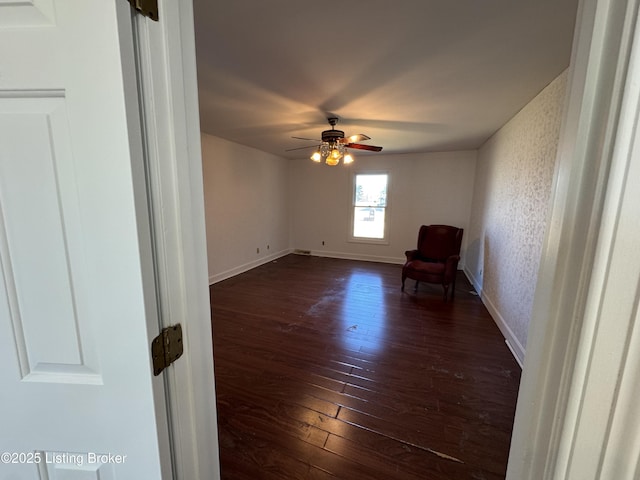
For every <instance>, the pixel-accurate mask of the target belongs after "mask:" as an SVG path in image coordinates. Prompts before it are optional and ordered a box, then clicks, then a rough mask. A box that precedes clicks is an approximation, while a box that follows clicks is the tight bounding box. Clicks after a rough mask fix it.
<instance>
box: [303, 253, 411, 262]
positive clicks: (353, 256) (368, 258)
mask: <svg viewBox="0 0 640 480" xmlns="http://www.w3.org/2000/svg"><path fill="white" fill-rule="evenodd" d="M311 255H312V256H315V257H328V258H341V259H343V260H362V261H363V262H380V263H393V264H397V265H404V262H406V259H405V258H404V257H402V258H400V257H379V256H377V255H360V254H357V253H342V252H327V251H324V250H311Z"/></svg>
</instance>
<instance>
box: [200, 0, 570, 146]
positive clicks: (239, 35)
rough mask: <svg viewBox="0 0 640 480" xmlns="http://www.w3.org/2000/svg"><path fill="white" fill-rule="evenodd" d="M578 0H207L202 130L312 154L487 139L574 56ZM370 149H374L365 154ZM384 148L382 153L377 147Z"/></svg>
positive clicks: (473, 142)
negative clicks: (347, 143) (358, 142)
mask: <svg viewBox="0 0 640 480" xmlns="http://www.w3.org/2000/svg"><path fill="white" fill-rule="evenodd" d="M576 8H577V0H535V1H534V0H530V1H525V2H522V1H514V0H455V1H451V0H398V1H393V2H392V1H391V0H368V1H366V2H365V1H362V0H341V1H337V0H323V1H312V0H271V1H265V0H232V1H231V0H230V1H211V0H194V12H195V28H196V50H197V63H198V84H199V97H200V115H201V128H202V131H203V132H206V133H208V134H211V135H214V136H217V137H221V138H224V139H227V140H230V141H233V142H236V143H239V144H241V145H246V146H249V147H254V148H257V149H259V150H262V151H265V152H270V153H272V154H275V155H279V156H282V157H287V158H308V156H309V155H310V154H311V153H312V152H313V148H309V149H302V150H300V149H298V150H293V151H287V150H288V149H293V148H297V147H304V146H310V147H313V146H315V145H317V144H316V143H315V142H313V141H305V140H296V139H293V138H291V137H292V136H297V137H305V138H311V139H319V138H320V133H321V132H322V130H326V129H329V128H330V127H329V125H328V124H327V116H328V115H330V114H332V115H336V116H337V117H339V119H340V122H339V124H338V126H337V127H336V128H339V129H341V130H344V131H345V133H346V135H352V134H355V133H363V134H366V135H368V136H369V137H371V140H369V141H366V142H362V143H367V144H370V145H380V146H382V147H384V150H383V152H382V153H410V152H434V151H448V150H467V149H475V148H478V147H479V146H481V145H482V144H483V143H484V141H486V140H487V138H489V137H490V136H491V135H492V134H493V133H494V132H495V131H496V130H498V129H499V128H500V127H501V126H503V125H504V124H505V123H506V122H507V121H508V120H509V119H510V118H511V117H513V116H514V115H515V114H516V113H517V112H518V111H519V110H520V109H521V108H522V107H523V106H524V105H526V104H527V103H528V102H529V101H530V100H531V99H532V98H534V97H535V96H536V95H537V94H538V93H539V92H540V91H541V90H542V89H543V88H544V87H545V86H546V85H548V84H549V82H551V81H552V80H553V79H554V78H555V77H556V76H557V75H558V74H560V73H561V72H562V71H563V70H564V69H565V68H566V67H567V66H568V65H569V58H570V53H571V41H572V36H573V26H574V21H575V16H576ZM354 153H355V154H356V156H359V155H364V154H367V155H376V154H375V153H370V152H362V151H359V150H358V151H355V152H354ZM377 155H379V154H377Z"/></svg>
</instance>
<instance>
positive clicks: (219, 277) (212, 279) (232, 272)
mask: <svg viewBox="0 0 640 480" xmlns="http://www.w3.org/2000/svg"><path fill="white" fill-rule="evenodd" d="M292 252H293V249H286V250H282V251H280V252H278V253H272V254H271V255H267V256H264V257H260V258H259V259H257V260H254V261H253V262H248V263H245V264H244V265H240V266H238V267H235V268H232V269H229V270H226V271H224V272H221V273H217V274H215V275H211V276H209V285H213V284H214V283H218V282H221V281H223V280H226V279H228V278H231V277H235V276H236V275H240V274H241V273H244V272H248V271H249V270H251V269H253V268H256V267H259V266H260V265H264V264H265V263H269V262H273V261H274V260H277V259H278V258H281V257H284V256H285V255H289V254H290V253H292Z"/></svg>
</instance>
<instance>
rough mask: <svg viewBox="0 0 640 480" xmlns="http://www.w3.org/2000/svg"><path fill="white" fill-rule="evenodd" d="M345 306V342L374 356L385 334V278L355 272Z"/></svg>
mask: <svg viewBox="0 0 640 480" xmlns="http://www.w3.org/2000/svg"><path fill="white" fill-rule="evenodd" d="M344 293H345V295H344V301H343V304H342V325H343V327H344V330H343V332H344V333H343V337H342V340H343V343H344V345H345V346H346V347H347V348H348V349H349V350H355V351H360V350H361V349H362V348H363V347H364V348H365V349H366V350H367V351H370V352H372V353H374V352H377V351H379V350H380V349H381V348H382V345H383V340H384V337H385V331H386V327H387V325H386V323H387V318H386V300H385V297H384V289H383V288H382V277H381V276H380V275H379V274H376V273H371V272H354V273H352V274H351V276H350V277H349V279H348V281H347V283H346V287H345V292H344Z"/></svg>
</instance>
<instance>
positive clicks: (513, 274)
mask: <svg viewBox="0 0 640 480" xmlns="http://www.w3.org/2000/svg"><path fill="white" fill-rule="evenodd" d="M566 81H567V72H566V71H565V72H564V73H562V74H561V75H560V76H558V77H557V78H556V79H555V80H554V81H553V82H551V83H550V84H549V85H548V86H547V87H546V88H545V89H544V90H543V91H542V92H540V94H538V96H537V97H536V98H534V99H533V100H532V101H531V102H530V103H529V104H528V105H527V106H525V107H524V108H523V109H522V110H521V111H520V112H519V113H518V114H517V115H516V116H515V117H514V118H513V119H511V120H510V121H509V122H508V123H507V124H506V125H504V126H503V127H502V128H501V129H500V130H499V131H498V132H496V133H495V134H494V135H493V136H492V137H491V138H490V139H489V140H488V141H487V142H486V143H485V144H484V145H483V146H482V147H481V148H480V149H479V151H478V163H477V169H476V180H475V186H474V195H473V208H472V211H471V219H470V229H469V232H468V236H467V240H468V242H469V243H468V252H467V262H466V266H465V272H466V273H467V275H468V276H469V278H470V279H471V280H472V282H473V284H474V286H475V288H476V290H477V291H478V292H480V293H481V295H482V299H483V301H484V302H485V304H486V305H487V308H488V309H489V311H490V312H491V314H492V316H493V318H494V320H495V321H496V323H497V324H498V326H499V327H500V329H501V330H502V333H503V334H504V336H505V338H506V339H507V340H508V342H509V344H510V347H511V348H512V350H514V353H515V354H516V357H517V358H519V359H520V360H522V359H523V358H524V348H525V346H526V343H527V332H528V328H529V321H530V319H531V313H532V306H533V295H534V291H535V285H536V280H537V276H538V267H539V264H540V258H541V252H542V242H543V239H544V234H545V229H546V224H547V216H548V211H549V202H550V194H551V183H552V179H553V171H554V166H555V159H556V150H557V146H558V137H559V133H560V123H561V119H562V113H563V104H564V94H565V87H566Z"/></svg>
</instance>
